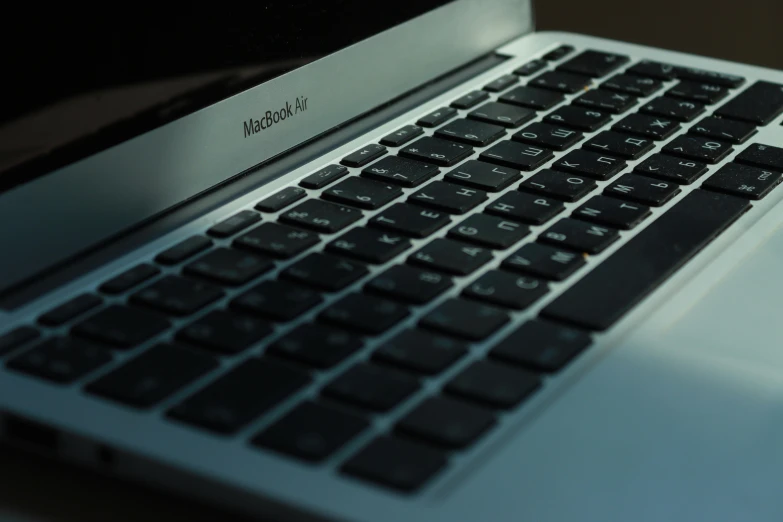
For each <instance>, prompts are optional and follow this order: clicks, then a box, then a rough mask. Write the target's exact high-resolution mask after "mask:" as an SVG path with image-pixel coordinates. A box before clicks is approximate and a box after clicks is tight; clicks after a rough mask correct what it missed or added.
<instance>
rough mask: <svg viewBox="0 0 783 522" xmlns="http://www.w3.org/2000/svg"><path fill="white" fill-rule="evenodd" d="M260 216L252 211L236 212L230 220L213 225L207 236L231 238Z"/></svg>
mask: <svg viewBox="0 0 783 522" xmlns="http://www.w3.org/2000/svg"><path fill="white" fill-rule="evenodd" d="M260 219H261V216H259V215H258V213H256V212H253V211H252V210H243V211H241V212H237V213H236V214H234V215H233V216H231V217H230V218H227V219H224V220H223V221H221V222H220V223H218V224H216V225H213V226H212V227H211V228H210V229H209V230H207V234H209V235H210V236H212V237H228V236H233V235H234V234H236V233H237V232H239V231H240V230H244V229H246V228H247V227H249V226H250V225H252V224H253V223H255V222H256V221H259V220H260Z"/></svg>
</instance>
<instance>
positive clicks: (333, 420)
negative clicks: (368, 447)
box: [253, 401, 370, 462]
mask: <svg viewBox="0 0 783 522" xmlns="http://www.w3.org/2000/svg"><path fill="white" fill-rule="evenodd" d="M369 425H370V424H369V423H368V422H367V421H366V420H364V419H362V418H361V417H359V416H357V415H353V414H351V413H347V412H344V411H342V410H338V409H337V408H333V407H331V406H326V405H323V404H318V403H315V402H312V401H307V402H305V403H303V404H300V405H299V406H297V407H296V408H295V409H294V410H292V411H291V412H290V413H288V414H287V415H286V416H285V417H283V418H282V419H280V420H279V421H277V422H275V423H274V424H273V425H272V426H270V427H269V428H267V429H265V430H264V431H262V432H261V433H260V434H259V435H257V436H256V437H255V438H254V439H253V444H254V445H256V446H261V447H265V448H270V449H273V450H275V451H278V452H280V453H285V454H287V455H291V456H293V457H297V458H300V459H303V460H306V461H309V462H320V461H322V460H324V459H326V458H327V457H329V456H330V455H332V454H333V453H334V452H335V451H337V450H338V449H340V448H342V447H343V446H345V444H346V443H347V442H348V441H349V440H351V439H352V438H354V437H356V436H357V435H358V434H359V433H361V432H362V431H364V430H365V429H367V427H368V426H369Z"/></svg>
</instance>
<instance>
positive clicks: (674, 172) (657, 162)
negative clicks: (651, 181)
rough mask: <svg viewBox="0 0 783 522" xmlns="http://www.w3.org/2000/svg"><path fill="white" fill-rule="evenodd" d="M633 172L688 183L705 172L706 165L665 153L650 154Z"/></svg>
mask: <svg viewBox="0 0 783 522" xmlns="http://www.w3.org/2000/svg"><path fill="white" fill-rule="evenodd" d="M634 172H636V173H638V174H643V175H645V176H650V177H653V178H658V179H662V180H664V181H674V182H675V183H680V184H685V185H690V184H691V183H693V182H694V181H695V180H696V179H697V178H699V177H700V176H701V175H703V174H704V173H705V172H707V165H706V164H704V163H701V162H699V161H688V160H683V159H680V158H675V157H673V156H667V155H666V154H655V155H653V156H650V157H649V158H647V159H646V160H644V161H643V162H642V163H640V164H639V165H637V166H636V167H635V168H634Z"/></svg>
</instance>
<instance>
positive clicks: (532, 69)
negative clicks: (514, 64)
mask: <svg viewBox="0 0 783 522" xmlns="http://www.w3.org/2000/svg"><path fill="white" fill-rule="evenodd" d="M547 65H549V64H548V63H547V62H546V60H531V61H529V62H527V63H526V64H524V65H522V66H521V67H519V68H517V69H515V70H514V74H517V75H519V76H530V75H531V74H535V73H537V72H538V71H540V70H541V69H543V68H544V67H546V66H547Z"/></svg>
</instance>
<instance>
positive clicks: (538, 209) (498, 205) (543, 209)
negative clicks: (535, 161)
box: [484, 192, 565, 225]
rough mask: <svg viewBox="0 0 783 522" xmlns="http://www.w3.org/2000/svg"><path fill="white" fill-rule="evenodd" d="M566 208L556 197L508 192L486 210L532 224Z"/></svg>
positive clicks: (548, 218) (539, 223)
mask: <svg viewBox="0 0 783 522" xmlns="http://www.w3.org/2000/svg"><path fill="white" fill-rule="evenodd" d="M564 208H565V207H564V206H563V204H562V203H560V202H559V201H556V200H554V199H550V198H545V197H542V196H534V195H533V194H526V193H524V192H508V193H507V194H503V195H502V196H501V197H500V198H498V199H496V200H495V201H494V202H493V203H492V204H491V205H488V206H487V208H485V209H484V212H486V213H487V214H493V215H495V216H502V217H505V218H507V219H514V220H516V221H522V222H523V223H530V224H531V225H542V224H544V223H546V222H547V221H549V220H550V219H552V218H553V217H555V216H556V215H557V214H559V213H560V212H562V210H563V209H564Z"/></svg>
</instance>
